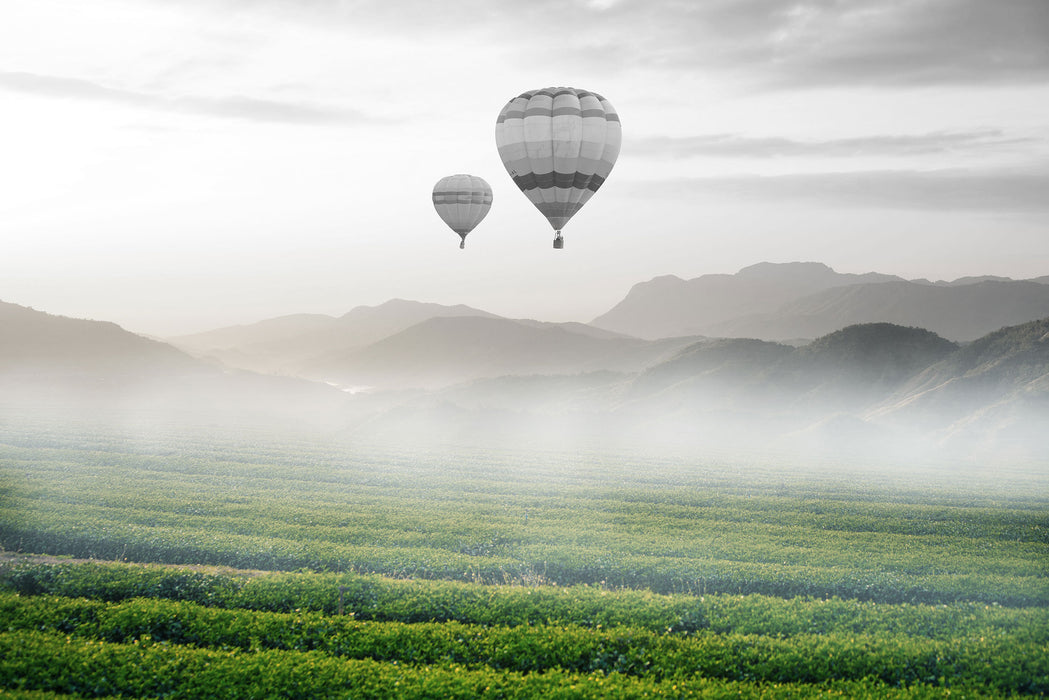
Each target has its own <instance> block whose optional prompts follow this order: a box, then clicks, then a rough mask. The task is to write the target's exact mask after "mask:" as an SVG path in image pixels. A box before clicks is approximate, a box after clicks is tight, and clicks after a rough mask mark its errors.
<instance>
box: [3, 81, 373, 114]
mask: <svg viewBox="0 0 1049 700" xmlns="http://www.w3.org/2000/svg"><path fill="white" fill-rule="evenodd" d="M0 89H5V90H12V91H15V92H22V93H29V94H34V95H40V96H44V97H55V98H63V99H75V100H88V101H94V102H107V103H110V104H121V105H128V106H131V107H139V108H142V109H151V110H160V111H164V112H176V113H183V114H197V115H202V116H210V117H221V118H228V119H244V120H248V121H256V122H269V123H280V124H301V125H335V126H338V125H343V126H348V125H356V124H364V123H373V122H375V121H377V120H376V119H373V118H371V117H368V116H367V115H365V114H363V113H361V112H357V111H355V110H346V109H338V108H332V107H322V106H317V105H311V104H304V103H298V102H282V101H278V100H266V99H259V98H253V97H245V96H243V95H227V96H222V97H202V96H177V97H168V96H165V95H159V94H155V93H147V92H137V91H134V90H122V89H118V88H111V87H106V86H104V85H100V84H98V83H94V82H91V81H89V80H81V79H79V78H66V77H60V76H52V75H40V74H37V73H24V72H5V71H0Z"/></svg>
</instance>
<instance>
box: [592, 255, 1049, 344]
mask: <svg viewBox="0 0 1049 700" xmlns="http://www.w3.org/2000/svg"><path fill="white" fill-rule="evenodd" d="M1039 279H1040V278H1039ZM1046 315H1049V285H1047V284H1043V283H1041V282H1040V281H1038V280H1029V281H1017V280H1010V279H1007V278H997V277H990V276H985V277H966V278H961V279H958V280H954V281H953V282H942V281H941V282H935V283H934V282H929V281H928V280H917V281H907V280H904V279H902V278H900V277H894V276H891V275H881V274H877V273H868V274H866V275H842V274H839V273H836V272H834V271H833V270H832V269H830V268H829V267H827V266H826V265H822V264H820V263H784V264H772V263H761V264H759V265H753V266H751V267H748V268H744V269H743V270H740V271H739V272H738V273H736V274H735V275H704V276H703V277H698V278H696V279H693V280H688V281H684V280H681V279H678V278H676V277H657V278H656V279H653V280H651V281H649V282H645V283H642V284H639V285H636V286H635V287H634V288H633V289H631V290H630V293H629V294H627V296H626V298H625V299H623V301H621V302H620V303H619V304H618V305H616V306H615V307H613V308H612V309H611V310H610V311H609V312H608V313H606V314H604V315H602V316H599V317H598V318H597V319H595V320H594V321H593V325H595V326H598V327H600V328H605V329H608V330H614V331H618V332H621V333H627V334H632V335H637V336H639V337H643V338H656V337H670V336H675V335H690V334H691V335H706V336H716V337H725V338H738V337H750V338H759V339H762V340H770V341H796V340H797V339H801V338H816V337H819V336H822V335H826V334H828V333H831V332H833V331H835V330H837V329H840V328H843V327H845V326H849V325H854V324H861V323H873V322H888V323H894V324H898V325H903V326H918V327H922V328H926V329H928V330H931V331H934V332H936V333H937V334H939V335H942V336H943V337H945V338H948V339H950V340H955V341H967V340H972V339H975V338H978V337H980V336H982V335H984V334H986V333H989V332H991V331H994V330H996V329H998V328H1001V327H1003V326H1007V325H1013V324H1017V323H1023V322H1026V321H1030V320H1033V319H1037V318H1042V317H1044V316H1046Z"/></svg>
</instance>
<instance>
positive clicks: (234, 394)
mask: <svg viewBox="0 0 1049 700" xmlns="http://www.w3.org/2000/svg"><path fill="white" fill-rule="evenodd" d="M344 401H345V396H344V395H343V394H342V393H341V392H339V391H337V390H334V389H332V388H331V387H327V386H323V385H319V384H315V383H311V382H306V381H303V380H298V379H291V378H283V377H271V376H264V375H258V374H254V373H250V372H243V371H230V370H227V369H223V368H220V367H217V366H215V365H214V364H213V363H209V362H204V361H201V360H198V359H195V358H193V357H190V356H189V355H188V354H186V353H184V352H182V351H181V350H178V349H176V348H174V347H172V346H170V345H167V344H165V343H162V342H159V341H156V340H151V339H148V338H143V337H142V336H139V335H135V334H134V333H130V332H128V331H126V330H124V329H123V328H121V327H120V326H118V325H116V324H114V323H109V322H105V321H91V320H85V319H76V318H67V317H65V316H55V315H51V314H47V313H44V312H42V311H36V310H34V309H31V308H28V307H24V306H18V305H16V304H9V303H5V302H0V404H6V405H7V406H16V407H18V408H19V409H20V410H21V409H25V410H28V409H29V408H30V407H41V406H45V407H46V406H50V407H52V408H54V407H59V408H64V409H68V410H73V411H87V412H93V411H96V410H99V409H100V408H112V407H115V406H123V407H134V408H135V410H136V411H141V410H150V411H159V410H163V411H187V410H188V411H191V412H193V413H198V414H199V413H201V412H213V411H220V412H224V413H225V414H227V415H228V414H230V413H234V414H238V415H248V414H252V413H254V414H256V415H257V414H258V413H259V412H270V413H273V412H284V411H288V412H290V411H294V410H298V409H307V410H310V411H314V410H330V409H332V408H333V407H338V406H339V405H340V404H341V403H342V402H344Z"/></svg>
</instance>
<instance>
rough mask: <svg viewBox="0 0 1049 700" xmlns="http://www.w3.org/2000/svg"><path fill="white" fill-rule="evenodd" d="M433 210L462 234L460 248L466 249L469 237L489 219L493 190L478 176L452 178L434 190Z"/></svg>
mask: <svg viewBox="0 0 1049 700" xmlns="http://www.w3.org/2000/svg"><path fill="white" fill-rule="evenodd" d="M433 208H434V209H436V210H437V215H438V216H440V217H441V219H443V220H444V223H446V224H448V227H449V228H451V229H452V230H453V231H455V232H456V233H458V234H459V238H461V239H462V240H461V241H460V242H459V247H460V248H465V247H466V234H468V233H470V231H473V230H474V227H476V226H477V224H479V223H481V220H482V219H484V217H485V216H487V215H488V210H489V209H491V208H492V188H491V187H489V185H488V183H487V182H485V181H484V179H482V178H479V177H477V176H476V175H449V176H448V177H442V178H441V179H440V180H438V181H437V184H436V185H434V186H433Z"/></svg>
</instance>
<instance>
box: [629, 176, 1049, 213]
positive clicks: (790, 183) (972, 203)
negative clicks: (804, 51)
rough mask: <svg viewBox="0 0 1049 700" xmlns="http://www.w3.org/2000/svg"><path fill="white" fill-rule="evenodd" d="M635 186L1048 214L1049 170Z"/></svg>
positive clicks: (644, 190) (656, 193)
mask: <svg viewBox="0 0 1049 700" xmlns="http://www.w3.org/2000/svg"><path fill="white" fill-rule="evenodd" d="M631 187H632V189H633V190H634V191H635V192H637V193H639V194H642V195H645V196H652V197H696V196H704V195H711V196H717V197H725V196H731V197H737V198H740V199H744V200H748V201H757V202H769V201H784V200H797V201H806V202H810V203H811V202H816V203H819V204H823V205H838V206H842V205H844V206H860V207H876V208H888V209H920V210H940V211H951V210H956V211H987V212H1001V213H1039V214H1045V213H1049V198H1047V197H1046V196H1045V193H1046V192H1049V168H1046V167H1026V168H986V169H962V168H958V169H945V170H930V171H917V170H869V171H863V172H848V173H807V174H793V175H778V176H757V175H750V176H733V177H706V178H679V179H672V180H660V181H653V182H645V183H633V184H632V185H631Z"/></svg>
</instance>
